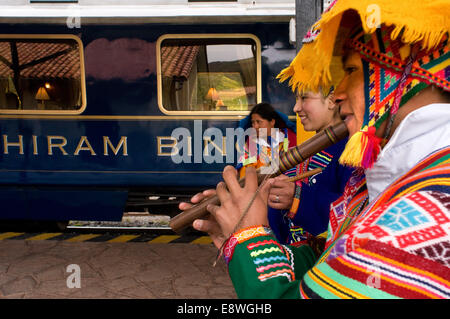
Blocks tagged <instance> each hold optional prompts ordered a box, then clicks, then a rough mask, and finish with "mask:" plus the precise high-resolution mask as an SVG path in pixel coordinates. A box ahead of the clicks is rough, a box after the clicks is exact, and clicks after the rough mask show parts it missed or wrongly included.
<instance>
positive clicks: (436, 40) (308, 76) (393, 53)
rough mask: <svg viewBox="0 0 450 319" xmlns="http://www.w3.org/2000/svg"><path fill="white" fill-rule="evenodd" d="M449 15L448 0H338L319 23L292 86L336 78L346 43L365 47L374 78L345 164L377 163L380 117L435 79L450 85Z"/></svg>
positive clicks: (284, 75) (294, 67) (292, 71)
mask: <svg viewBox="0 0 450 319" xmlns="http://www.w3.org/2000/svg"><path fill="white" fill-rule="evenodd" d="M355 16H356V17H357V19H354V18H352V17H355ZM449 17H450V5H449V3H448V0H408V1H400V0H395V1H393V0H338V1H335V2H334V3H333V4H332V5H331V6H330V8H329V9H328V11H326V12H324V13H323V15H322V17H321V19H320V20H319V21H318V22H316V23H315V24H314V25H313V27H312V29H311V31H310V32H308V35H307V37H306V38H305V39H304V41H303V42H304V45H303V47H302V49H301V50H300V51H299V53H298V54H297V56H296V57H295V59H294V60H293V61H292V63H291V64H290V65H289V67H287V68H286V69H284V70H283V71H282V72H281V73H280V74H279V75H278V78H279V79H280V81H285V80H287V79H289V78H290V81H289V84H290V86H291V87H292V89H293V90H297V91H318V90H319V89H320V88H321V87H327V86H329V85H330V84H332V82H333V80H334V79H335V78H336V76H335V71H334V70H333V65H334V64H335V63H334V61H336V59H340V57H341V56H342V54H343V50H344V46H345V47H349V48H350V49H352V50H355V51H357V52H358V53H359V54H360V56H361V58H362V60H363V64H364V72H365V78H366V80H365V81H367V79H369V83H365V101H366V114H365V118H364V123H363V127H362V128H361V130H360V131H359V132H357V133H356V134H354V135H353V136H352V137H351V138H350V139H349V142H348V143H347V145H346V149H345V150H344V152H343V154H342V156H341V158H340V162H341V163H342V164H347V165H350V166H355V167H363V168H369V167H371V166H372V164H373V163H374V161H375V160H376V157H377V155H378V152H379V149H380V146H379V145H380V139H379V138H377V137H376V136H375V131H376V128H378V127H379V125H380V124H381V122H383V121H384V120H386V119H387V118H388V117H389V118H390V120H391V119H392V118H393V116H395V113H396V112H397V109H398V107H400V106H401V105H403V104H404V103H406V101H407V100H408V99H409V98H411V96H413V94H414V93H417V92H418V91H419V90H421V89H424V88H425V87H427V86H428V85H430V84H433V85H436V86H438V87H441V88H443V89H444V90H447V91H450V83H449V76H450V63H449V61H450V59H449V57H450V53H449V45H448V31H449V29H450V18H449ZM356 20H357V21H356ZM358 28H359V31H360V32H358ZM355 30H356V32H355ZM412 52H413V53H412ZM380 87H381V88H380Z"/></svg>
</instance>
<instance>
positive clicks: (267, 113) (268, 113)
mask: <svg viewBox="0 0 450 319" xmlns="http://www.w3.org/2000/svg"><path fill="white" fill-rule="evenodd" d="M252 114H258V115H259V116H261V117H262V118H263V119H265V120H268V121H272V120H275V125H274V127H276V128H285V127H286V124H285V123H284V121H283V120H282V119H281V117H280V116H279V115H278V113H277V111H275V109H274V108H273V106H272V105H270V104H269V103H264V102H263V103H258V104H256V105H255V106H254V107H253V108H252V111H251V112H250V114H249V116H250V119H251V117H252Z"/></svg>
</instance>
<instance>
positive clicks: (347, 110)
mask: <svg viewBox="0 0 450 319" xmlns="http://www.w3.org/2000/svg"><path fill="white" fill-rule="evenodd" d="M344 71H345V76H344V78H343V79H342V81H341V83H339V85H338V86H337V88H336V91H335V93H334V97H335V102H336V104H337V105H338V106H339V113H340V115H341V118H342V119H343V120H344V122H345V125H346V126H347V128H348V131H349V134H350V136H352V135H353V134H354V133H356V132H358V131H359V130H360V129H361V126H362V124H363V121H364V110H365V107H364V105H365V102H364V71H363V65H362V61H361V58H360V56H359V54H358V53H357V52H355V51H350V52H349V53H348V55H347V56H346V58H345V59H344Z"/></svg>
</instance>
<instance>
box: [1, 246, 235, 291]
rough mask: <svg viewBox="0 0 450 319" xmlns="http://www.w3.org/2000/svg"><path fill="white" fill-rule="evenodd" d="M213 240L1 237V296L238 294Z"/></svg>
mask: <svg viewBox="0 0 450 319" xmlns="http://www.w3.org/2000/svg"><path fill="white" fill-rule="evenodd" d="M216 254H217V249H216V248H215V247H214V246H213V245H212V244H211V243H210V244H195V243H158V242H86V241H81V242H78V241H72V242H71V241H64V240H61V241H60V240H27V239H15V240H12V239H3V240H0V298H1V299H3V298H9V299H80V298H81V299H85V298H86V299H235V298H236V294H235V291H234V288H233V286H232V283H231V280H230V278H229V276H228V273H227V266H226V265H225V263H224V261H223V259H222V260H221V261H220V262H218V264H217V265H216V267H212V264H213V262H214V260H215V257H216Z"/></svg>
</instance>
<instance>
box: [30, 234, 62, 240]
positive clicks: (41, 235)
mask: <svg viewBox="0 0 450 319" xmlns="http://www.w3.org/2000/svg"><path fill="white" fill-rule="evenodd" d="M61 234H62V233H44V234H40V235H36V236H33V237H30V238H27V239H25V240H46V239H50V238H53V237H56V236H59V235H61Z"/></svg>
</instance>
